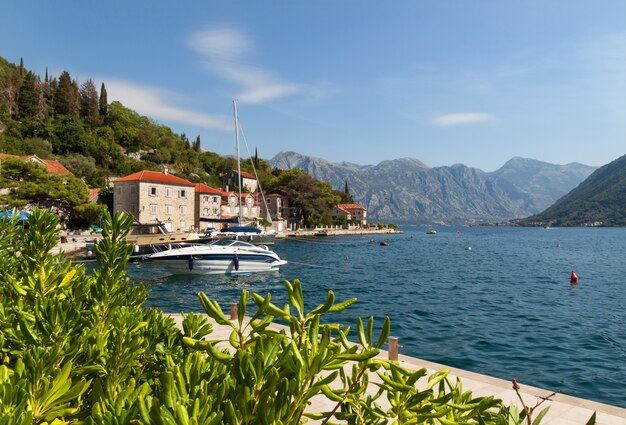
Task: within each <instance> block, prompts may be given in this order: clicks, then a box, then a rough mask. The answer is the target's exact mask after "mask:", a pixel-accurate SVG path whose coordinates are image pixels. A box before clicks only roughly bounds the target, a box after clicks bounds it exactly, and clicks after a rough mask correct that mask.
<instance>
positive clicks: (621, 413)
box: [171, 314, 626, 425]
mask: <svg viewBox="0 0 626 425" xmlns="http://www.w3.org/2000/svg"><path fill="white" fill-rule="evenodd" d="M171 316H172V317H173V318H174V320H175V321H176V324H177V326H178V327H179V328H181V329H182V316H181V315H180V314H172V315H171ZM209 322H210V323H211V324H212V325H213V333H212V334H211V335H210V338H211V339H216V340H225V341H228V338H229V336H230V331H231V328H230V327H227V326H221V325H218V324H217V323H215V322H214V321H213V320H212V319H211V318H209ZM272 326H275V328H276V329H279V328H281V326H279V325H272ZM224 347H225V348H226V347H228V343H226V345H224ZM380 356H381V357H383V358H387V356H388V353H387V352H386V351H384V352H382V351H381V354H380ZM398 361H399V363H400V364H401V365H402V366H403V367H405V368H407V369H412V370H417V369H421V368H426V369H427V370H428V375H432V374H433V373H435V372H437V371H440V370H442V369H445V368H447V369H450V375H449V377H450V378H451V380H452V381H454V379H455V377H456V376H458V377H459V378H460V379H461V382H462V384H463V390H464V391H468V390H469V391H472V393H473V395H474V396H475V397H480V396H495V397H497V398H500V399H502V401H503V402H504V404H505V405H510V404H511V403H513V404H516V405H518V406H519V405H520V403H519V400H518V398H517V395H516V394H515V391H514V390H513V387H512V384H511V382H510V381H506V380H503V379H499V378H493V377H490V376H487V375H481V374H479V373H474V372H469V371H466V370H462V369H457V368H453V367H450V366H445V365H442V364H438V363H433V362H430V361H427V360H422V359H418V358H414V357H409V356H404V355H400V356H399V358H398ZM520 386H521V389H520V393H521V395H522V398H523V399H524V403H525V404H526V405H527V406H534V405H535V404H536V403H537V402H538V401H539V400H540V398H543V397H547V396H549V395H550V394H552V392H551V391H547V390H544V389H541V388H536V387H531V386H529V385H524V384H523V383H520ZM318 402H319V403H320V405H318V406H317V407H318V408H319V410H320V411H329V410H331V409H332V407H333V406H334V405H332V404H331V403H330V402H329V401H328V400H327V399H325V398H319V399H318ZM548 406H550V410H549V411H548V414H547V415H546V416H545V418H544V419H543V421H542V422H541V423H542V425H585V424H586V423H587V421H588V420H589V418H590V417H591V415H592V414H593V412H594V411H595V412H596V420H597V423H598V424H602V425H626V409H623V408H620V407H616V406H611V405H608V404H602V403H597V402H594V401H590V400H585V399H582V398H577V397H572V396H568V395H564V394H555V395H554V396H552V397H551V398H550V400H549V401H546V402H544V403H543V404H542V405H541V407H539V408H538V409H537V412H536V413H535V416H536V415H537V414H538V413H539V411H541V410H542V409H543V408H544V407H548ZM309 423H314V422H309Z"/></svg>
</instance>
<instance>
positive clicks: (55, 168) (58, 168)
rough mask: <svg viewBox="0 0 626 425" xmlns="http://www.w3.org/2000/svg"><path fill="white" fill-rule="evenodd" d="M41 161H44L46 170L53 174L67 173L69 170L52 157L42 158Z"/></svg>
mask: <svg viewBox="0 0 626 425" xmlns="http://www.w3.org/2000/svg"><path fill="white" fill-rule="evenodd" d="M42 161H43V162H45V163H46V166H47V167H48V171H50V172H51V173H54V174H67V173H69V172H70V171H69V170H68V169H67V168H65V167H64V166H63V164H61V163H60V162H59V161H55V160H54V159H42Z"/></svg>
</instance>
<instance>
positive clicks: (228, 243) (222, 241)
mask: <svg viewBox="0 0 626 425" xmlns="http://www.w3.org/2000/svg"><path fill="white" fill-rule="evenodd" d="M208 245H214V246H215V245H218V246H233V247H237V246H240V247H251V246H254V245H252V244H249V243H247V242H243V241H238V240H234V239H216V240H214V241H213V242H210V243H209V244H208Z"/></svg>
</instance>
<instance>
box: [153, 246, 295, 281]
mask: <svg viewBox="0 0 626 425" xmlns="http://www.w3.org/2000/svg"><path fill="white" fill-rule="evenodd" d="M142 260H143V262H145V264H152V265H155V266H159V267H163V268H165V269H166V270H168V271H170V272H171V273H173V274H189V273H194V274H247V273H256V272H270V271H278V270H279V269H280V266H283V265H285V264H287V261H285V260H281V259H280V257H279V256H278V255H277V254H276V253H275V252H274V251H270V249H269V248H268V247H266V246H255V245H252V244H249V243H246V242H241V241H235V240H230V239H218V240H215V241H213V242H211V243H208V244H205V245H192V244H190V245H186V246H185V245H181V246H180V247H177V248H172V249H165V250H163V251H160V252H156V253H154V254H150V255H146V256H144V257H143V259H142Z"/></svg>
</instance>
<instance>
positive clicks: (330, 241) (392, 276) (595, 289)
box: [129, 227, 626, 407]
mask: <svg viewBox="0 0 626 425" xmlns="http://www.w3.org/2000/svg"><path fill="white" fill-rule="evenodd" d="M401 230H402V231H403V232H404V233H403V234H400V235H385V236H384V237H383V236H380V235H376V236H346V237H325V238H314V239H313V238H311V239H300V238H288V239H286V240H283V241H278V242H277V243H276V245H275V246H274V247H273V249H274V250H275V251H276V252H277V253H278V254H279V255H280V256H281V258H284V259H287V260H289V261H290V263H289V264H288V265H287V266H285V267H284V268H283V270H282V271H281V272H280V273H269V274H253V275H248V276H235V277H228V276H167V275H165V272H164V271H163V270H159V269H154V268H146V267H145V266H129V274H130V275H131V277H133V278H134V279H135V280H142V281H144V282H146V283H147V284H149V285H150V286H151V288H152V292H151V294H150V297H149V300H148V304H149V305H151V306H155V307H159V308H161V309H163V310H164V311H166V312H190V311H196V312H201V311H202V308H201V306H200V303H199V301H198V298H197V294H198V292H201V291H203V292H205V293H207V295H208V296H209V297H210V298H212V299H215V300H217V301H218V302H219V303H220V304H221V306H222V308H223V309H224V310H225V311H227V310H228V305H229V304H230V303H232V302H237V300H238V299H239V294H240V292H241V290H242V289H247V290H248V291H251V292H257V293H260V294H263V295H264V294H266V293H268V292H269V293H271V294H272V300H274V301H275V302H276V303H277V304H278V305H281V306H282V304H284V303H286V302H287V299H286V291H285V289H284V286H283V281H284V280H285V279H288V280H293V279H300V281H301V282H302V285H303V291H304V296H305V301H306V302H307V308H313V307H315V306H316V305H318V304H320V303H323V302H324V300H325V298H326V294H327V292H328V291H329V290H333V291H334V292H335V294H336V297H337V299H338V300H344V299H347V298H352V297H356V298H358V302H357V303H356V304H355V305H353V306H352V307H351V308H349V309H348V310H346V311H345V312H343V313H341V314H339V315H336V316H334V317H332V318H331V320H332V321H336V322H340V323H344V324H346V325H349V326H351V327H352V329H354V325H355V322H356V319H357V317H362V318H364V319H366V318H367V317H369V316H374V317H375V319H376V323H377V327H376V329H378V327H379V326H380V325H382V321H383V319H384V317H385V316H389V317H390V318H391V323H392V327H391V329H392V331H391V333H392V335H393V336H397V337H398V338H399V340H400V345H401V348H400V353H401V354H406V355H410V356H413V357H418V358H423V359H427V360H431V361H434V362H438V363H442V364H446V365H449V366H453V367H458V368H461V369H466V370H470V371H474V372H478V373H482V374H486V375H490V376H496V377H499V378H503V379H507V380H510V379H512V378H515V379H516V380H517V381H518V382H521V383H522V384H528V385H534V386H538V387H542V388H545V389H549V390H554V391H556V390H561V391H562V392H564V393H566V394H569V395H573V396H577V397H582V398H586V399H591V400H595V401H599V402H603V403H608V404H613V405H617V406H622V407H626V396H625V395H624V394H626V391H625V384H624V383H625V382H626V332H625V331H626V309H625V308H624V301H625V300H626V287H625V284H624V276H625V275H626V261H624V255H625V253H626V229H623V228H551V229H543V228H514V227H471V228H468V227H441V228H436V230H437V234H436V235H426V229H424V228H421V227H406V228H401ZM382 240H387V241H389V246H380V242H381V241H382ZM470 248H471V249H470ZM573 270H575V271H576V273H577V274H578V276H579V282H578V284H577V285H572V284H570V282H569V276H570V273H571V272H572V271H573Z"/></svg>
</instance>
